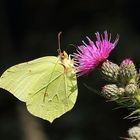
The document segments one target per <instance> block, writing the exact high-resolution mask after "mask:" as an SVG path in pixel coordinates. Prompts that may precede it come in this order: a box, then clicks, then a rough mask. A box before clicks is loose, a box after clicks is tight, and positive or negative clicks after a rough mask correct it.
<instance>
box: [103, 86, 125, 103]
mask: <svg viewBox="0 0 140 140" xmlns="http://www.w3.org/2000/svg"><path fill="white" fill-rule="evenodd" d="M123 93H124V89H123V88H118V87H117V85H115V84H108V85H105V86H104V87H103V88H102V95H103V96H104V97H105V98H107V99H111V100H116V99H118V98H119V97H120V96H122V95H123Z"/></svg>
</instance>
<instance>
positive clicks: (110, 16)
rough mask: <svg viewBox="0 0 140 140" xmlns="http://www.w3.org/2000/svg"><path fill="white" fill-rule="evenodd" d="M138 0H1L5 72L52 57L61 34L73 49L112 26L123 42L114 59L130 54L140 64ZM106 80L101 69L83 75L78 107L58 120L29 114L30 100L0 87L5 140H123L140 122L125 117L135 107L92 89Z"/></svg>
mask: <svg viewBox="0 0 140 140" xmlns="http://www.w3.org/2000/svg"><path fill="white" fill-rule="evenodd" d="M139 7H140V4H139V1H136V0H133V1H132V0H106V1H105V0H86V1H85V0H77V1H76V0H75V1H74V0H39V1H37V0H1V1H0V37H1V39H0V47H1V49H0V72H1V73H2V72H3V71H4V70H6V69H7V68H8V67H10V66H12V65H14V64H17V63H21V62H24V61H28V60H31V59H35V58H38V57H42V56H47V55H57V51H56V50H57V48H58V43H57V34H58V32H59V31H62V32H63V34H62V42H61V48H62V49H63V50H67V52H68V53H72V52H73V51H75V47H73V46H72V45H70V44H73V45H79V44H81V41H82V40H84V39H85V36H86V35H88V36H89V37H90V38H91V39H93V40H95V36H94V33H95V32H96V31H99V32H103V31H104V30H107V31H108V32H111V33H112V39H115V36H116V34H117V33H118V34H119V35H120V40H119V43H118V45H117V47H116V48H115V50H114V51H113V52H112V53H111V55H110V58H109V59H110V60H111V61H113V62H115V63H118V64H120V62H121V61H122V59H124V58H127V57H130V58H131V59H132V60H134V62H135V64H136V65H137V67H138V68H139V66H140V55H139V53H140V20H139V18H140V16H139V11H140V10H139V9H140V8H139ZM85 84H86V85H89V86H90V87H92V88H95V89H99V90H100V88H101V87H102V86H103V82H102V80H101V78H100V77H99V75H98V74H97V73H96V71H95V72H93V73H92V74H90V75H89V76H84V77H80V78H79V79H78V86H79V95H78V99H77V102H76V105H75V107H74V108H73V110H72V111H70V112H68V113H66V114H65V115H63V116H62V117H61V118H59V119H56V120H55V121H54V122H53V123H52V124H50V123H48V122H47V121H45V120H42V119H39V118H36V117H34V116H32V115H31V114H29V113H28V112H27V110H26V107H25V104H24V103H21V102H20V101H19V100H18V99H16V98H15V97H14V96H12V95H11V94H9V93H8V92H7V91H4V90H2V89H1V90H0V92H1V93H0V140H119V139H120V137H127V130H128V128H130V127H131V126H133V125H135V124H136V123H137V122H132V121H131V120H127V119H123V118H124V117H125V116H127V115H128V114H129V113H130V111H129V110H127V109H116V110H114V108H116V107H118V106H117V104H115V103H113V102H108V103H107V102H106V101H105V99H104V98H102V97H100V96H98V95H97V94H96V93H94V92H92V91H90V90H89V89H88V88H87V87H86V86H84V85H85Z"/></svg>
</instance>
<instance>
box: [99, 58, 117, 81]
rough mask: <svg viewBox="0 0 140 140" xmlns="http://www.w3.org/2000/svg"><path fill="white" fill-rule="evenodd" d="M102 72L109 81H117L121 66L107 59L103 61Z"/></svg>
mask: <svg viewBox="0 0 140 140" xmlns="http://www.w3.org/2000/svg"><path fill="white" fill-rule="evenodd" d="M101 73H102V75H103V78H104V79H105V80H107V81H111V82H116V81H117V80H118V73H119V66H118V65H117V64H115V63H112V62H110V61H109V60H106V61H105V62H103V63H102V66H101Z"/></svg>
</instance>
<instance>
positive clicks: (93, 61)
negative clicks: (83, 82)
mask: <svg viewBox="0 0 140 140" xmlns="http://www.w3.org/2000/svg"><path fill="white" fill-rule="evenodd" d="M95 35H96V39H97V40H96V42H95V43H94V42H93V41H91V40H90V38H89V37H86V38H87V40H88V44H86V43H85V42H84V41H83V45H80V46H78V49H77V52H76V53H74V54H73V57H74V61H75V69H76V70H77V72H78V73H79V75H83V74H87V73H89V72H90V71H92V70H93V69H95V67H97V66H98V65H99V64H100V63H101V62H103V61H104V60H106V59H107V58H108V56H109V54H110V52H111V51H112V50H113V49H114V48H115V46H116V44H117V42H118V37H117V38H116V40H115V41H114V42H113V43H112V42H111V41H110V40H111V35H108V33H107V31H105V32H104V36H102V35H100V34H99V32H97V33H95Z"/></svg>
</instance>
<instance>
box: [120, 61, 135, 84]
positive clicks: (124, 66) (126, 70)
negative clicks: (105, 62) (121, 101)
mask: <svg viewBox="0 0 140 140" xmlns="http://www.w3.org/2000/svg"><path fill="white" fill-rule="evenodd" d="M136 74H137V71H136V68H135V65H134V63H133V61H132V60H130V59H125V60H123V61H122V63H121V65H120V70H119V80H120V81H121V82H122V83H123V84H127V83H129V81H130V80H132V79H133V78H134V79H135V78H136Z"/></svg>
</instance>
